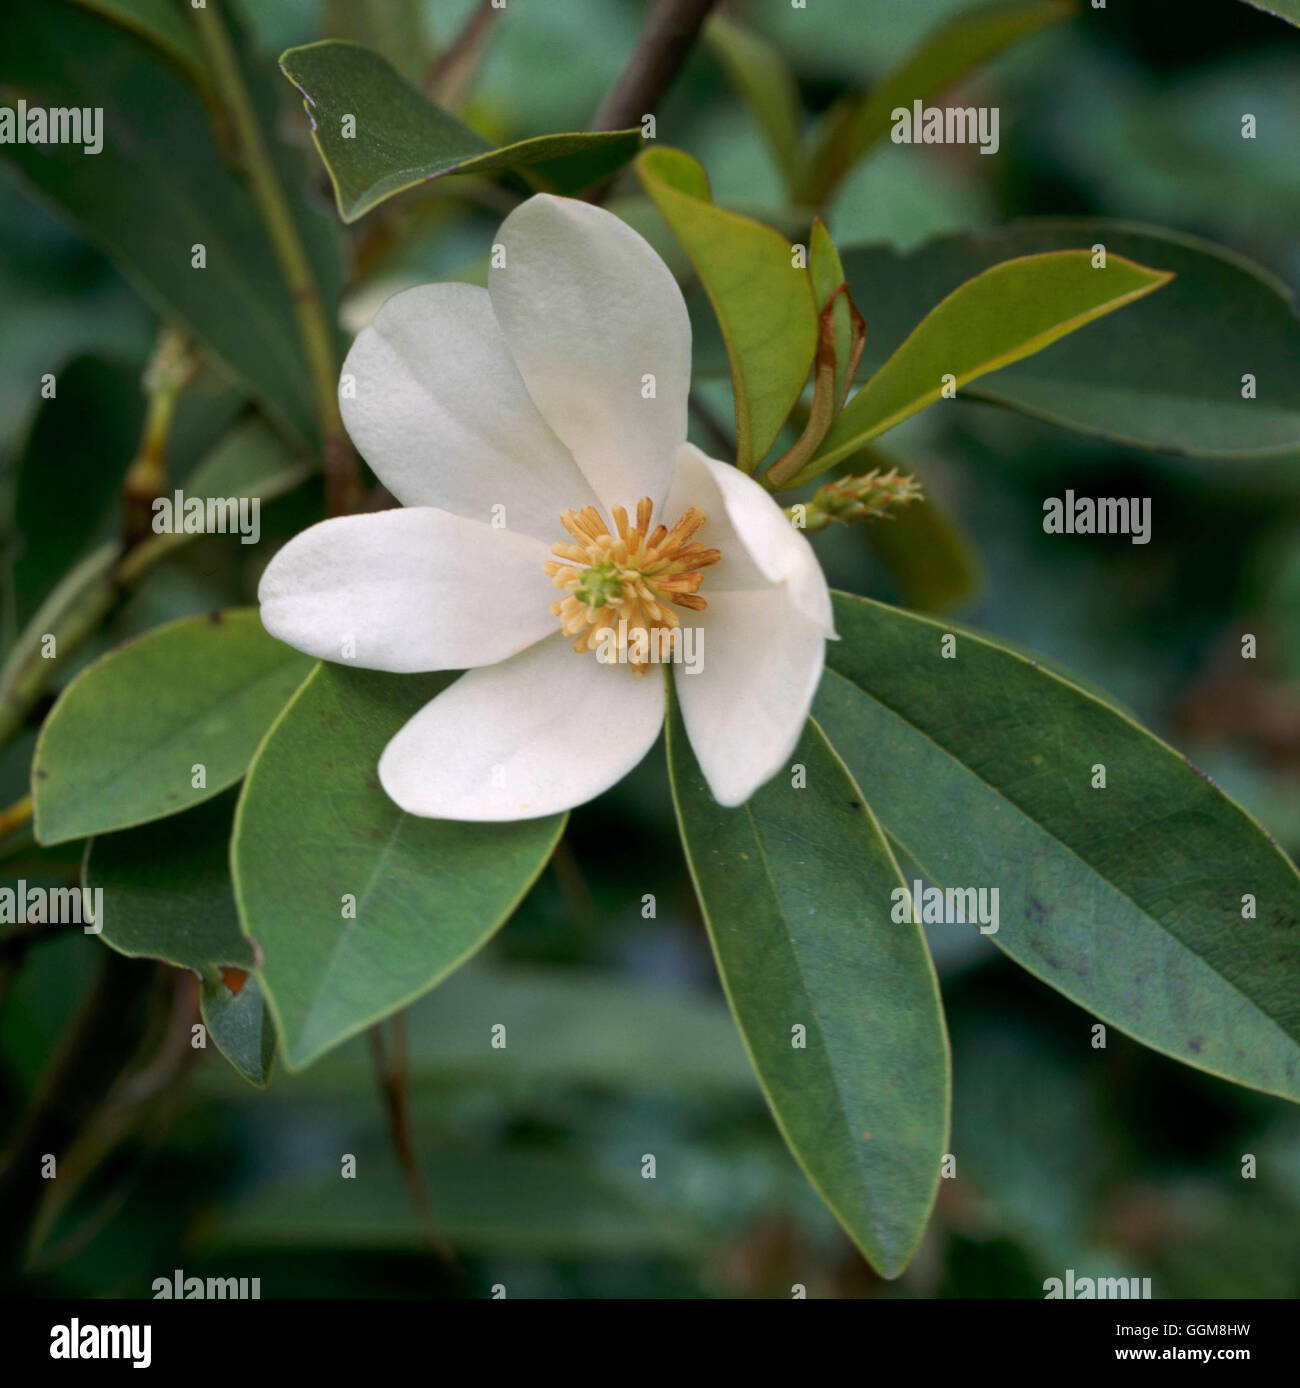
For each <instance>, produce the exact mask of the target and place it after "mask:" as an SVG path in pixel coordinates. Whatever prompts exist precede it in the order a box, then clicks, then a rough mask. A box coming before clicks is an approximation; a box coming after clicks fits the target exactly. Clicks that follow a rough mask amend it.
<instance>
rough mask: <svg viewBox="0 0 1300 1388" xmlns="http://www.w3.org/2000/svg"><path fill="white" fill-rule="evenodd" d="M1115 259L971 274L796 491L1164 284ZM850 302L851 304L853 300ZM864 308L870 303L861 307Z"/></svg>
mask: <svg viewBox="0 0 1300 1388" xmlns="http://www.w3.org/2000/svg"><path fill="white" fill-rule="evenodd" d="M1169 279H1170V276H1169V274H1168V273H1166V272H1165V271H1162V270H1152V269H1148V268H1147V267H1146V266H1145V265H1138V264H1135V263H1134V262H1133V261H1131V260H1126V259H1124V258H1123V257H1121V256H1118V255H1111V256H1109V257H1108V259H1107V263H1106V267H1105V268H1104V269H1094V268H1093V259H1092V255H1091V253H1090V252H1088V251H1048V252H1044V253H1042V254H1038V255H1027V256H1021V257H1019V258H1018V259H1015V260H1007V261H1004V262H1003V263H1002V264H1000V265H994V266H993V267H992V268H991V269H988V270H985V271H983V272H982V273H980V274H977V275H976V276H975V278H974V279H971V280H968V281H967V282H966V283H965V284H963V285H961V286H960V287H959V288H957V289H954V290H953V291H952V293H950V294H949V295H948V296H947V298H945V299H944V300H943V301H942V302H941V303H939V304H938V305H936V306H935V307H934V308H932V309H931V310H930V312H929V313H928V314H926V316H925V317H924V318H923V319H922V320H921V322H920V323H919V324H918V325H917V326H916V328H915V329H913V331H912V332H911V334H910V335H909V336H908V337H907V339H906V340H905V341H904V342H903V343H902V344H901V345H900V346H899V347H898V348H897V350H895V352H894V353H893V355H892V356H890V357H889V359H888V360H887V361H886V362H885V363H884V364H883V365H882V366H880V367H879V369H878V370H877V371H876V372H875V374H874V375H872V376H871V378H870V379H869V380H868V381H867V382H866V383H865V384H864V385H863V386H862V388H861V389H860V390H859V391H858V392H857V394H856V395H854V397H853V399H852V400H850V401H849V403H848V404H847V405H846V406H845V408H844V410H843V411H842V412H841V413H840V416H839V418H838V419H836V421H835V423H834V424H833V425H832V426H831V430H830V433H829V434H827V436H826V438H825V439H824V440H823V442H822V446H821V447H820V448H819V449H818V450H817V453H816V455H815V457H814V458H813V460H812V462H811V463H810V464H809V465H808V467H807V468H806V469H805V470H804V471H803V472H802V473H800V475H799V477H798V478H797V479H795V480H794V481H792V482H791V483H790V485H791V486H797V485H799V483H800V482H806V481H809V480H810V479H811V478H813V477H815V476H817V474H818V473H819V472H823V471H825V469H826V468H828V467H830V466H831V465H832V464H833V463H837V462H839V461H840V460H841V459H842V458H846V457H848V455H849V454H850V453H852V452H854V451H855V450H857V449H859V448H861V447H862V445H863V444H864V443H867V442H869V441H870V440H871V439H873V438H875V437H876V436H877V435H879V434H883V433H884V432H885V431H886V430H887V429H892V428H893V427H894V426H895V425H896V424H901V423H902V422H903V420H905V419H909V418H911V416H912V415H914V414H916V413H917V412H918V411H919V410H923V409H924V408H925V407H926V406H927V405H932V404H933V403H934V402H935V401H936V400H938V399H940V398H941V396H942V394H943V390H944V386H945V382H948V383H951V384H955V387H956V388H958V389H960V388H961V387H962V386H964V385H965V384H966V383H967V382H968V381H971V380H974V379H975V378H976V377H977V376H982V375H984V374H985V373H986V372H989V371H996V370H997V369H998V368H999V367H1001V366H1006V365H1008V364H1009V363H1011V362H1014V361H1019V360H1020V359H1021V358H1022V357H1027V356H1031V355H1032V354H1033V353H1035V352H1039V351H1041V350H1042V349H1043V348H1044V347H1047V346H1049V345H1050V344H1051V343H1053V342H1055V341H1056V340H1057V339H1058V338H1061V337H1064V336H1065V335H1066V334H1067V333H1072V332H1074V331H1075V330H1076V329H1077V328H1082V327H1083V326H1084V325H1085V324H1088V323H1091V322H1092V321H1093V320H1094V319H1095V318H1099V317H1101V316H1102V315H1103V314H1106V313H1111V312H1113V311H1114V310H1115V309H1117V308H1122V307H1124V305H1126V304H1129V303H1132V302H1133V301H1134V300H1135V299H1140V298H1141V297H1142V296H1143V295H1145V294H1150V293H1151V291H1152V290H1154V289H1159V288H1160V287H1161V286H1162V285H1164V284H1167V283H1168V282H1169ZM855 297H856V296H855ZM867 302H868V303H870V300H867Z"/></svg>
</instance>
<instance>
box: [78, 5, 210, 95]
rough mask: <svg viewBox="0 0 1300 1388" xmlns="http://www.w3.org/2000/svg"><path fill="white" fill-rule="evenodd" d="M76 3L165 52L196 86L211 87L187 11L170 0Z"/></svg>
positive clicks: (200, 87)
mask: <svg viewBox="0 0 1300 1388" xmlns="http://www.w3.org/2000/svg"><path fill="white" fill-rule="evenodd" d="M75 3H76V4H79V5H84V6H85V8H86V9H88V10H93V11H95V12H96V13H98V14H101V15H103V16H104V18H105V19H111V20H113V21H114V22H115V23H117V24H121V25H122V26H123V27H124V28H127V29H131V30H133V31H134V32H135V33H137V34H139V36H140V37H141V38H142V39H146V40H148V42H149V43H151V44H153V45H154V46H155V47H157V48H158V49H160V50H161V51H162V52H163V53H165V54H166V55H167V57H168V58H170V59H171V60H172V62H174V63H175V64H176V65H177V67H179V68H180V69H181V71H182V72H183V73H184V74H185V77H186V80H187V81H189V82H191V83H192V84H193V85H194V86H195V87H196V88H198V89H200V90H206V89H207V88H208V86H209V80H208V70H207V67H206V66H205V65H204V62H203V53H202V50H201V49H200V48H199V43H198V39H197V38H196V37H195V35H194V30H193V29H192V28H191V26H190V25H189V24H188V23H186V20H185V14H184V11H183V10H181V9H179V8H178V7H177V6H175V5H172V4H170V3H169V0H75Z"/></svg>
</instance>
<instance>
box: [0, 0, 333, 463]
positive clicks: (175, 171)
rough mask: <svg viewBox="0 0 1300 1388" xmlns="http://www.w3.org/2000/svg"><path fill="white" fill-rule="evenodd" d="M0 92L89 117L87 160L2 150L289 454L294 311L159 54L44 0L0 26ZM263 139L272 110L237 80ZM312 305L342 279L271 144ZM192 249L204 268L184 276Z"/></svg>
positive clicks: (261, 93) (255, 228)
mask: <svg viewBox="0 0 1300 1388" xmlns="http://www.w3.org/2000/svg"><path fill="white" fill-rule="evenodd" d="M5 39H6V70H5V78H6V82H7V83H8V84H9V85H10V86H11V87H12V88H13V89H14V90H15V91H17V92H18V93H19V94H21V96H23V97H24V98H25V99H26V100H27V102H28V104H29V106H42V107H58V106H63V107H73V106H75V107H100V108H102V109H103V113H104V114H103V149H102V150H101V151H100V152H99V153H98V154H93V155H91V154H86V153H84V152H83V150H82V147H81V146H80V145H74V144H44V145H33V144H5V145H0V155H3V156H4V157H5V158H7V159H9V160H12V161H13V162H14V163H15V164H16V165H17V166H18V167H19V168H20V169H21V170H22V172H23V174H24V176H25V177H26V179H27V180H28V181H29V182H30V183H31V184H32V186H33V187H35V188H36V189H37V190H39V191H40V192H41V193H43V194H44V195H45V196H46V197H47V198H49V199H51V200H52V201H53V202H54V203H55V204H57V205H58V206H59V207H60V208H61V209H62V210H63V211H64V212H66V213H67V214H68V215H70V216H71V217H72V218H73V220H74V221H75V222H76V223H77V224H78V226H79V227H81V229H82V230H83V231H84V232H85V234H86V235H87V236H88V237H89V238H90V239H91V240H92V241H95V242H96V243H97V244H99V245H100V246H102V247H103V248H104V249H105V250H106V251H107V252H108V254H109V255H111V256H112V257H113V259H114V261H115V262H116V263H117V264H118V266H119V267H120V268H121V269H122V270H123V272H124V273H125V274H126V275H127V277H128V278H129V279H130V280H131V281H132V282H133V283H134V284H135V285H136V287H137V288H138V289H139V290H140V291H141V293H142V294H143V295H144V296H145V298H146V299H148V300H149V302H150V303H151V304H152V305H153V306H154V307H155V308H156V309H157V310H158V311H159V312H160V313H161V314H163V315H165V316H168V317H174V318H176V319H178V320H179V321H180V322H181V323H183V324H184V325H185V326H186V327H187V328H189V329H190V331H191V332H192V333H193V334H194V336H195V337H196V338H197V339H198V340H199V341H200V342H202V343H204V344H205V345H206V346H207V347H208V348H210V350H211V351H212V352H213V353H214V354H215V355H216V356H217V357H218V358H220V360H221V361H222V362H223V363H224V364H225V365H226V366H227V367H228V368H229V370H230V371H231V372H232V373H233V374H234V375H235V376H236V377H237V378H238V379H239V380H240V381H241V382H243V384H244V385H245V386H246V387H247V389H248V390H249V392H250V393H251V394H253V395H254V396H256V398H257V399H258V400H259V402H260V403H261V404H262V405H263V406H264V407H265V408H266V409H267V410H268V411H269V412H270V413H271V415H272V417H273V418H274V419H275V420H276V421H277V423H278V424H279V425H280V426H281V427H282V428H284V429H286V430H288V431H289V432H290V434H291V435H292V436H294V437H295V438H296V439H297V440H298V441H299V442H302V443H305V442H309V441H311V440H312V439H313V438H314V437H315V429H316V425H315V418H314V414H313V409H312V397H311V388H310V378H309V375H308V371H307V367H306V364H305V361H304V358H303V354H302V350H301V346H300V344H299V339H298V333H297V328H296V323H295V316H294V305H293V302H292V300H291V298H290V295H289V292H288V290H287V289H286V288H285V285H284V281H283V277H282V275H281V272H280V267H279V264H278V262H277V260H276V257H275V254H274V252H273V250H272V248H271V244H270V242H269V240H268V239H267V236H266V233H265V230H264V228H263V225H262V221H261V218H260V217H259V215H258V212H257V208H256V206H255V204H254V202H253V198H252V195H251V193H250V192H249V190H248V187H247V185H246V184H245V182H244V181H243V179H242V178H241V177H240V176H239V175H238V174H237V173H236V172H234V171H233V170H232V169H231V168H229V167H228V166H227V164H226V163H225V162H224V161H223V159H222V157H221V155H219V154H218V152H217V147H216V145H215V143H214V140H213V136H212V129H211V125H210V122H209V118H208V112H207V109H206V108H205V106H204V104H203V101H202V99H201V98H200V97H199V96H198V95H197V94H196V93H195V92H194V91H193V90H192V89H191V88H190V86H189V85H188V84H187V83H186V82H185V80H184V78H183V77H182V76H181V75H180V73H179V72H178V71H177V70H176V69H175V68H174V66H173V65H172V63H171V62H170V61H169V60H168V59H167V58H165V57H164V56H163V55H162V53H161V52H160V51H159V50H158V49H157V48H155V47H153V46H152V45H151V44H149V43H147V42H146V41H145V40H143V39H141V38H140V37H138V36H137V35H136V34H135V33H133V32H131V31H129V30H127V29H124V28H122V27H119V26H118V25H116V24H114V23H112V22H110V21H108V20H106V19H104V18H102V17H100V16H99V15H97V14H94V13H92V12H91V11H89V10H85V9H82V8H80V7H78V6H76V5H71V4H67V3H64V0H47V3H46V4H43V5H40V6H35V5H20V6H18V7H17V8H16V9H15V10H14V12H13V13H12V14H10V15H8V16H6V20H5ZM246 77H247V79H248V81H249V85H250V89H251V91H252V94H253V97H254V100H255V101H256V102H257V104H258V108H259V117H260V120H261V124H262V126H263V128H264V129H267V130H274V129H275V107H274V104H273V103H272V102H271V101H270V100H269V97H268V93H267V88H266V85H265V83H264V81H263V80H262V74H261V73H260V72H251V71H250V72H248V73H246ZM272 155H273V157H274V158H275V159H276V160H277V162H278V164H279V167H280V171H281V176H282V179H283V181H284V186H285V192H286V197H287V198H288V200H289V202H290V206H291V208H292V209H293V211H294V215H295V219H296V223H297V226H298V230H299V232H300V234H301V235H302V237H303V240H304V244H305V246H306V249H307V253H308V256H309V258H310V260H311V263H312V268H313V271H314V274H315V279H316V283H317V286H318V288H319V290H320V292H321V295H322V297H323V299H324V301H325V302H326V303H327V304H331V305H332V304H334V303H335V302H336V301H337V298H338V293H339V289H340V287H341V283H342V258H341V251H340V244H339V239H338V228H337V226H336V224H334V223H333V220H332V219H330V218H327V217H325V216H322V215H321V214H319V213H317V212H315V211H314V210H312V209H310V208H308V207H307V206H306V204H305V202H304V200H303V197H302V196H301V190H300V186H299V185H301V184H302V183H303V176H302V175H303V170H302V167H301V162H300V161H298V160H295V159H294V158H292V157H291V156H289V155H288V154H287V153H286V152H285V151H282V150H280V149H278V148H276V147H273V149H272ZM195 245H202V246H203V247H204V248H205V253H206V266H205V268H202V269H199V268H196V267H195V266H194V265H193V264H192V257H193V251H192V248H193V247H194V246H195Z"/></svg>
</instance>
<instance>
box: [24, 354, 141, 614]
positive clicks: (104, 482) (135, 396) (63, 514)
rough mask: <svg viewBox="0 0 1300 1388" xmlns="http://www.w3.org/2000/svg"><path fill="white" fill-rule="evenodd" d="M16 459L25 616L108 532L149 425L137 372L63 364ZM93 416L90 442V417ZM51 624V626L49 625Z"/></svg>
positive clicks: (77, 360) (84, 362)
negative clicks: (89, 440) (92, 441)
mask: <svg viewBox="0 0 1300 1388" xmlns="http://www.w3.org/2000/svg"><path fill="white" fill-rule="evenodd" d="M55 390H56V394H55V396H54V398H53V399H50V400H43V401H42V402H41V404H40V408H39V409H38V410H37V412H36V414H35V416H34V417H33V419H32V425H31V430H30V433H29V434H28V437H27V440H26V442H25V443H24V444H23V446H22V449H21V451H20V452H19V454H18V456H17V459H16V461H15V464H14V474H15V476H14V521H13V530H14V541H13V542H14V544H15V545H16V547H17V554H16V556H15V559H14V564H13V585H14V615H15V617H16V618H17V620H18V622H19V623H24V622H26V621H27V620H28V619H29V618H30V617H31V616H32V614H33V612H34V611H35V610H36V608H37V607H38V606H39V604H40V602H41V600H42V599H44V598H46V597H48V596H49V594H50V592H51V591H52V590H53V588H54V586H55V585H56V584H57V583H58V581H59V580H60V579H61V578H62V577H63V576H64V574H65V573H66V572H67V571H68V570H69V569H70V568H71V567H72V565H73V564H74V563H75V562H76V561H77V560H78V559H79V558H81V557H82V556H83V555H84V554H85V552H86V550H87V549H88V548H89V547H90V545H91V544H92V543H93V542H94V541H95V540H96V539H99V540H101V541H102V540H103V539H104V538H106V535H105V533H104V527H105V521H106V519H108V518H110V517H112V516H113V514H114V511H115V509H116V502H117V498H118V495H119V491H120V488H121V485H122V478H123V477H124V476H125V474H126V470H127V468H128V467H130V465H131V459H132V458H133V457H134V456H135V451H136V447H137V445H138V444H139V442H140V428H141V425H142V424H143V423H144V397H143V395H142V393H141V390H140V372H139V370H138V368H137V369H132V368H130V367H128V366H126V365H124V364H123V363H120V362H113V361H107V360H105V359H104V358H102V357H94V356H80V357H74V358H73V359H72V360H71V361H70V362H68V363H67V364H66V365H64V366H62V367H60V368H59V370H58V372H57V373H56V378H55ZM87 420H94V422H95V446H94V448H87V447H86V446H85V441H86V421H87ZM47 629H48V628H47Z"/></svg>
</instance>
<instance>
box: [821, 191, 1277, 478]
mask: <svg viewBox="0 0 1300 1388" xmlns="http://www.w3.org/2000/svg"><path fill="white" fill-rule="evenodd" d="M1080 246H1093V247H1097V248H1098V250H1102V249H1104V250H1105V252H1106V254H1107V257H1108V258H1109V257H1111V256H1115V255H1122V256H1125V257H1127V258H1128V259H1130V260H1133V261H1137V262H1138V263H1140V264H1144V265H1159V266H1160V267H1161V268H1162V269H1165V270H1169V271H1172V272H1173V274H1174V276H1175V278H1174V280H1173V282H1172V283H1171V284H1168V285H1166V286H1165V287H1164V288H1163V289H1162V290H1161V291H1160V292H1159V293H1158V294H1152V295H1151V296H1150V297H1149V298H1145V299H1142V300H1141V301H1140V302H1138V303H1134V304H1132V305H1130V306H1129V307H1128V308H1126V309H1125V310H1124V312H1123V313H1120V314H1116V315H1115V316H1114V317H1113V318H1104V319H1102V320H1100V321H1099V322H1097V323H1095V324H1094V325H1093V326H1091V327H1089V329H1088V330H1087V332H1083V333H1079V334H1077V335H1071V336H1069V337H1066V338H1063V339H1062V340H1061V341H1059V342H1057V343H1055V344H1054V345H1052V346H1051V347H1049V348H1048V349H1047V350H1046V351H1044V352H1040V353H1038V354H1037V355H1035V356H1033V357H1031V358H1029V359H1028V360H1026V361H1022V362H1017V363H1016V364H1015V365H1014V366H1008V367H1006V368H1005V369H1004V370H1001V371H995V372H991V373H990V374H989V375H987V376H983V377H981V378H980V379H979V380H978V381H976V382H974V383H973V384H971V385H970V386H969V387H967V388H966V391H965V393H966V394H968V395H972V396H975V397H977V398H979V399H981V400H990V401H992V402H994V403H995V404H1001V405H1008V406H1010V407H1011V408H1013V409H1017V410H1022V411H1023V412H1024V413H1025V414H1030V415H1035V416H1037V417H1039V418H1042V419H1047V420H1050V421H1052V422H1053V423H1055V424H1061V425H1064V426H1065V427H1066V428H1068V429H1078V430H1080V431H1081V432H1082V433H1086V434H1099V435H1101V436H1102V437H1104V438H1108V439H1113V440H1115V441H1116V442H1118V443H1123V444H1129V445H1132V446H1133V447H1137V448H1154V449H1159V450H1160V451H1161V452H1169V453H1189V454H1192V455H1195V456H1200V457H1238V456H1246V455H1252V454H1261V455H1262V454H1268V453H1282V452H1289V451H1291V450H1293V449H1296V448H1300V320H1298V319H1297V318H1296V315H1295V313H1294V312H1293V310H1292V303H1291V300H1292V294H1291V290H1290V289H1289V288H1288V287H1287V286H1286V285H1284V284H1282V283H1281V282H1280V281H1279V280H1277V279H1275V278H1274V277H1273V276H1272V275H1270V274H1268V273H1267V272H1266V271H1264V270H1261V269H1260V268H1259V267H1258V266H1257V265H1253V264H1251V262H1250V261H1248V260H1245V259H1243V258H1242V257H1241V256H1238V255H1236V254H1234V253H1233V252H1231V251H1225V250H1224V249H1223V248H1222V247H1220V246H1214V245H1212V244H1211V243H1210V242H1208V241H1201V240H1199V239H1198V238H1196V237H1191V236H1183V235H1180V234H1178V233H1176V232H1169V231H1158V230H1155V229H1153V228H1147V227H1140V226H1132V225H1129V224H1126V223H1123V222H1109V221H1103V220H1099V219H1092V218H1071V219H1068V220H1062V221H1057V220H1050V221H1048V220H1043V221H1039V220H1032V221H1025V222H1016V223H1014V224H1013V225H1011V226H1009V227H1006V228H1004V229H1003V230H1000V231H996V232H993V233H991V234H990V235H987V236H966V235H962V236H945V237H940V238H938V239H937V240H934V241H930V242H928V243H927V244H926V245H924V246H919V247H917V249H915V250H913V251H910V252H908V253H907V254H905V255H900V254H899V253H898V252H897V251H894V250H892V249H890V248H888V247H870V248H866V249H861V250H847V251H845V252H844V253H843V258H844V267H845V270H846V271H847V273H848V278H849V284H850V286H851V287H852V289H853V293H854V296H855V297H856V298H857V300H858V302H859V303H866V304H870V305H871V335H870V337H869V338H868V340H867V351H866V357H865V363H864V365H865V367H866V368H867V369H868V370H874V369H876V368H877V367H878V366H879V365H880V363H881V362H883V361H884V360H885V359H886V358H887V357H888V356H889V354H890V353H892V352H893V351H895V350H896V349H897V347H898V345H899V344H900V343H901V342H902V341H903V339H904V338H905V337H906V335H907V334H908V333H909V332H910V331H911V330H912V327H913V326H914V325H915V323H916V320H917V317H918V316H919V315H920V314H921V313H924V312H925V310H926V309H927V308H928V307H929V306H930V305H931V304H935V303H937V302H938V301H939V300H940V299H942V298H943V297H944V296H945V295H947V294H951V293H952V292H953V291H954V290H955V289H957V288H958V287H959V286H960V285H961V284H963V283H964V282H965V281H967V280H969V279H970V278H971V276H972V275H978V274H979V273H980V272H981V271H983V270H986V269H988V268H989V267H990V266H992V265H996V264H997V263H998V262H1000V261H1003V260H1006V259H1007V258H1008V257H1010V256H1023V255H1037V254H1040V253H1042V252H1045V251H1059V250H1065V249H1067V248H1071V247H1080ZM1224 305H1231V312H1225V310H1224Z"/></svg>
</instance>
